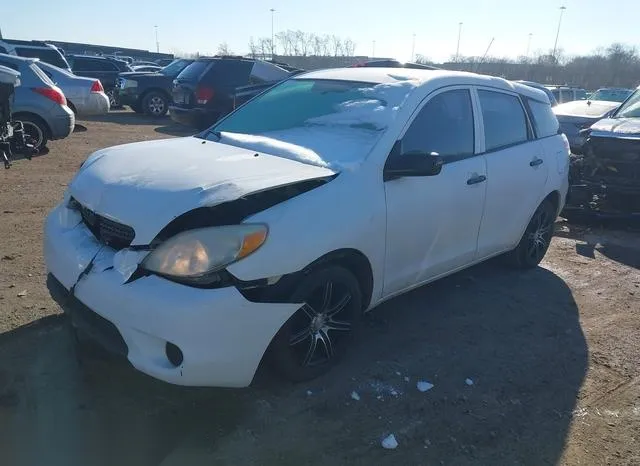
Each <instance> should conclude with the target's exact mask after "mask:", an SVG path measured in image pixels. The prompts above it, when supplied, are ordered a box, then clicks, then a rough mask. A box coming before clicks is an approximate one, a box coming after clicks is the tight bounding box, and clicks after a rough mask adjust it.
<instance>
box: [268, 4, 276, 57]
mask: <svg viewBox="0 0 640 466" xmlns="http://www.w3.org/2000/svg"><path fill="white" fill-rule="evenodd" d="M269 11H270V12H271V60H273V56H274V55H275V50H276V44H275V42H274V41H273V40H274V35H273V15H274V13H275V12H276V10H275V8H271V9H270V10H269Z"/></svg>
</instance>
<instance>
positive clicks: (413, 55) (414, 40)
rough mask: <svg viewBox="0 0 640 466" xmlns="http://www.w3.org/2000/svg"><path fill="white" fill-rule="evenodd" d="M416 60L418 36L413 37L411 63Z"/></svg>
mask: <svg viewBox="0 0 640 466" xmlns="http://www.w3.org/2000/svg"><path fill="white" fill-rule="evenodd" d="M415 60H416V35H415V34H414V35H413V41H412V42H411V61H415Z"/></svg>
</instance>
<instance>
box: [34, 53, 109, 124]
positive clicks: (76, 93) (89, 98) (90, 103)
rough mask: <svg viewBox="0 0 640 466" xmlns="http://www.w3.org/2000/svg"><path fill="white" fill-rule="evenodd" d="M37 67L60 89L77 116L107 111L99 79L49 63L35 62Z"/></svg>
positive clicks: (107, 107)
mask: <svg viewBox="0 0 640 466" xmlns="http://www.w3.org/2000/svg"><path fill="white" fill-rule="evenodd" d="M37 65H38V67H39V68H40V69H41V70H42V71H43V72H44V73H45V74H46V75H47V76H48V77H49V79H51V80H52V81H53V82H54V83H55V84H56V86H58V87H59V88H60V89H62V92H64V95H65V97H66V98H67V102H68V104H69V107H70V108H71V110H73V112H74V113H75V114H76V115H78V116H81V117H82V116H88V115H103V114H105V113H108V112H109V108H110V105H109V97H108V96H107V94H105V92H104V88H103V87H102V83H101V82H100V80H99V79H93V78H84V77H82V76H76V75H75V74H73V73H71V72H69V71H67V70H63V69H62V68H58V67H57V66H54V65H50V64H49V63H45V62H43V61H39V62H37Z"/></svg>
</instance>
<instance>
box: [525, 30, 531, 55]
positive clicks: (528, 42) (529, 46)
mask: <svg viewBox="0 0 640 466" xmlns="http://www.w3.org/2000/svg"><path fill="white" fill-rule="evenodd" d="M531 36H533V33H532V32H530V33H529V39H528V40H527V53H526V55H525V57H527V58H529V50H531Z"/></svg>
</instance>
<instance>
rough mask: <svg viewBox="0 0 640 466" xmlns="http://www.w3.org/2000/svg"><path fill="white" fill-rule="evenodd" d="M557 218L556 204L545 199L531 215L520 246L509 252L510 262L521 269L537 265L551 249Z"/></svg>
mask: <svg viewBox="0 0 640 466" xmlns="http://www.w3.org/2000/svg"><path fill="white" fill-rule="evenodd" d="M555 220H556V208H555V206H554V205H553V203H551V201H549V200H545V201H543V202H542V204H540V206H538V208H537V209H536V211H535V213H534V214H533V217H531V221H530V222H529V225H527V229H526V230H525V232H524V234H523V235H522V238H521V239H520V242H519V243H518V246H517V247H516V248H515V249H514V250H513V251H511V252H509V253H508V254H507V258H508V259H509V262H511V264H512V265H514V266H516V267H518V268H521V269H529V268H533V267H536V266H537V265H538V264H539V263H540V262H541V261H542V259H543V258H544V256H545V254H546V253H547V250H548V249H549V245H550V244H551V238H552V236H553V228H554V223H555Z"/></svg>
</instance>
